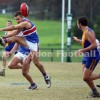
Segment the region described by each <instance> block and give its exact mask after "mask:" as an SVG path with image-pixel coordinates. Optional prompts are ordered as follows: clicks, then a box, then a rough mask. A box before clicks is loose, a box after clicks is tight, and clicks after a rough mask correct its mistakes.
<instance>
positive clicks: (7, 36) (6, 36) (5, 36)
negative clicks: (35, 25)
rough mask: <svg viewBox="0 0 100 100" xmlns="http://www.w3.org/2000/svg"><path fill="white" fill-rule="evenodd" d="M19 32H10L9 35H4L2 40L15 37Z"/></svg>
mask: <svg viewBox="0 0 100 100" xmlns="http://www.w3.org/2000/svg"><path fill="white" fill-rule="evenodd" d="M19 32H20V30H14V31H12V32H11V34H7V35H4V36H2V37H3V38H9V37H12V36H15V35H17V34H18V33H19Z"/></svg>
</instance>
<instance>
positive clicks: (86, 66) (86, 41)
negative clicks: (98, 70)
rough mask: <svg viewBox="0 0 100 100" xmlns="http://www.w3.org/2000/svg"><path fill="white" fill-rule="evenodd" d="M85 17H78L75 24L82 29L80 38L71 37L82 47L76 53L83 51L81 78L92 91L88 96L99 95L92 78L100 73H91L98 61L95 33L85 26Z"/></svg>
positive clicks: (99, 75)
mask: <svg viewBox="0 0 100 100" xmlns="http://www.w3.org/2000/svg"><path fill="white" fill-rule="evenodd" d="M87 24H88V22H87V18H86V17H80V18H78V20H77V26H78V28H79V29H81V30H82V31H83V36H82V40H80V39H78V38H77V37H73V39H74V40H75V41H76V42H78V43H80V44H82V47H83V48H82V49H79V50H78V51H77V55H81V54H82V53H84V57H83V60H82V65H83V80H84V81H85V82H86V83H87V84H88V86H89V87H90V89H91V90H92V93H91V94H90V96H92V97H100V93H99V92H98V91H97V89H96V87H95V85H94V82H93V80H96V79H99V78H100V74H98V75H97V74H92V73H93V71H94V69H95V67H96V65H97V64H98V62H99V52H98V50H97V43H96V38H95V34H94V32H93V30H92V29H90V28H89V27H88V26H87Z"/></svg>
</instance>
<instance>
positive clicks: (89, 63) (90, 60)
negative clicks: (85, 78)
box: [82, 57, 99, 70]
mask: <svg viewBox="0 0 100 100" xmlns="http://www.w3.org/2000/svg"><path fill="white" fill-rule="evenodd" d="M98 62H99V58H98V57H84V58H83V60H82V64H85V66H86V68H87V69H90V70H94V69H95V67H96V65H97V64H98Z"/></svg>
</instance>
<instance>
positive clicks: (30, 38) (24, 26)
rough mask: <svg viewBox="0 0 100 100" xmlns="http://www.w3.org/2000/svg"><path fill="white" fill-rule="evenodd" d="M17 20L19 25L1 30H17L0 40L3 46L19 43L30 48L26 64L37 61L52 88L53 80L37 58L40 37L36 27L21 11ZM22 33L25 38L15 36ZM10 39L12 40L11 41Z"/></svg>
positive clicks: (16, 16) (17, 13) (0, 29)
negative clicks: (31, 60)
mask: <svg viewBox="0 0 100 100" xmlns="http://www.w3.org/2000/svg"><path fill="white" fill-rule="evenodd" d="M15 20H16V22H17V23H18V24H17V25H12V26H9V27H5V28H0V31H9V30H15V31H14V32H13V33H12V34H9V35H7V36H4V37H3V38H1V39H0V43H1V45H4V44H5V43H12V42H17V43H18V44H20V45H22V46H24V47H26V48H29V49H30V50H31V52H30V54H29V55H28V57H27V58H26V60H25V63H29V62H30V59H33V62H34V61H35V64H36V66H37V67H38V69H39V70H40V71H41V72H42V74H43V76H44V79H45V81H46V83H47V85H48V87H50V86H51V78H50V76H49V75H47V74H46V72H45V70H44V67H43V65H42V64H40V62H39V60H38V57H37V52H38V44H39V37H38V34H37V30H36V26H35V25H34V24H33V23H32V22H31V21H30V20H28V19H26V18H24V17H23V16H22V14H21V12H19V11H18V12H16V14H15ZM21 31H22V32H23V37H19V36H15V35H17V34H19V33H20V32H21ZM8 37H12V38H10V39H9V38H8ZM34 59H35V60H34ZM25 63H24V64H25Z"/></svg>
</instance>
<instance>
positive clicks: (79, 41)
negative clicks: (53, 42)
mask: <svg viewBox="0 0 100 100" xmlns="http://www.w3.org/2000/svg"><path fill="white" fill-rule="evenodd" d="M73 40H74V41H75V42H77V43H80V44H82V40H81V39H78V38H77V37H75V36H73Z"/></svg>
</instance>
